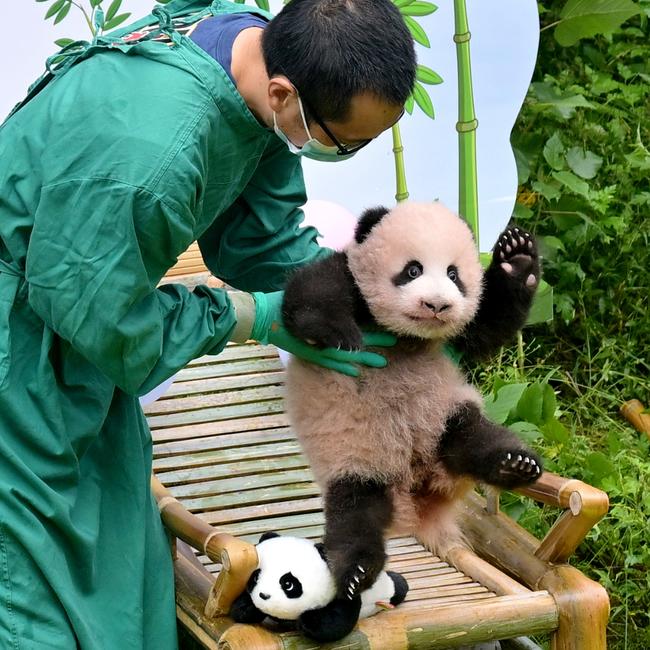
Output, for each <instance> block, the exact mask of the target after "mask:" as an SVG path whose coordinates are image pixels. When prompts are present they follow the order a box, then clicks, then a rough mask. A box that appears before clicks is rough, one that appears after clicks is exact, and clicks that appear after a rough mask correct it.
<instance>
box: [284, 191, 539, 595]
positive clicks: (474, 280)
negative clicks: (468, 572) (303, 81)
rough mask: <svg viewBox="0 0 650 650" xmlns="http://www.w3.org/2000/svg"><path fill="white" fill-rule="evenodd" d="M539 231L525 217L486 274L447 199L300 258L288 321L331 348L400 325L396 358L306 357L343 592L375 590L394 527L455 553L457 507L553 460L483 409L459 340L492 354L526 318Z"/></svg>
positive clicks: (292, 371) (371, 219)
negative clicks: (476, 491) (352, 369)
mask: <svg viewBox="0 0 650 650" xmlns="http://www.w3.org/2000/svg"><path fill="white" fill-rule="evenodd" d="M539 275H540V270H539V262H538V256H537V250H536V246H535V242H534V240H533V238H532V236H531V235H530V234H529V233H527V232H524V231H523V230H520V229H519V228H516V227H512V228H509V229H508V230H506V231H505V232H504V233H503V234H502V235H501V236H500V237H499V241H498V242H497V244H496V246H495V248H494V252H493V256H492V261H491V264H490V266H489V268H488V269H487V270H486V272H485V273H483V270H482V267H481V264H480V262H479V255H478V251H477V247H476V244H475V242H474V239H473V236H472V233H471V231H470V229H469V227H468V226H467V224H466V223H465V222H464V221H463V220H462V219H461V218H460V217H458V216H457V215H455V214H453V213H452V212H450V211H449V210H448V209H446V208H445V207H444V206H443V205H441V204H439V203H427V204H418V203H408V202H405V203H401V204H399V205H398V206H397V207H395V208H394V209H392V210H388V209H386V208H375V209H372V210H368V211H367V212H365V213H364V215H363V216H362V218H361V219H360V221H359V223H358V225H357V229H356V233H355V241H354V242H353V243H352V244H350V245H349V246H348V248H347V249H345V250H344V251H342V252H338V253H335V254H333V255H332V256H331V257H329V258H326V259H323V260H319V261H318V262H316V263H314V264H312V265H309V266H306V267H303V268H301V269H300V270H299V271H298V272H297V273H296V274H295V275H294V276H293V277H292V278H291V279H290V281H289V283H288V285H287V287H286V291H285V301H284V304H283V319H284V323H285V326H286V328H287V329H288V330H289V331H290V332H291V333H292V334H294V335H295V336H297V337H299V338H301V339H303V340H305V341H308V342H310V343H312V344H315V345H317V346H321V347H340V348H344V349H355V348H359V347H360V346H361V344H362V339H361V336H362V335H361V328H364V329H372V328H377V327H378V328H381V329H384V330H388V331H389V332H392V333H394V334H396V335H397V337H398V338H397V343H396V345H395V346H394V347H392V348H382V349H381V350H377V351H378V352H381V353H382V354H384V356H385V357H386V358H387V360H388V365H387V367H386V368H382V369H374V368H363V369H360V376H359V377H356V378H355V377H349V376H346V375H343V374H340V373H338V372H334V371H331V370H326V369H324V368H321V367H319V366H316V365H312V364H309V363H306V362H304V361H302V360H300V359H297V358H296V359H292V360H291V362H290V364H289V367H288V375H287V395H286V397H287V409H288V413H289V416H290V419H291V423H292V426H293V427H294V430H295V431H296V433H297V436H298V438H299V440H300V442H301V444H302V446H303V449H304V450H305V452H306V454H307V456H308V458H309V460H310V464H311V468H312V470H313V472H314V474H315V476H316V479H317V481H318V482H319V484H320V486H321V489H322V491H323V494H324V501H325V516H326V528H325V539H324V542H325V548H326V552H327V557H328V561H329V563H330V567H331V569H332V572H333V574H334V579H335V581H336V585H337V593H338V595H339V596H340V597H344V596H345V595H354V594H356V593H357V592H359V591H362V590H364V589H367V588H368V587H369V586H370V585H371V584H372V583H373V582H374V581H375V579H376V578H377V575H378V574H379V572H380V571H381V570H382V568H383V566H384V563H385V559H386V556H385V550H384V538H385V537H386V536H387V535H391V536H392V535H414V536H415V537H417V538H418V539H419V540H420V541H421V542H422V543H423V544H424V545H425V546H427V547H428V548H430V549H431V550H432V551H433V552H435V553H437V554H439V555H440V554H442V555H444V553H445V552H446V551H447V550H449V549H450V548H452V547H453V546H457V545H463V544H465V541H464V539H463V536H462V534H461V532H460V530H459V527H458V525H457V523H456V517H455V509H456V507H457V505H458V503H459V501H460V499H461V498H462V496H463V495H464V494H465V493H466V492H467V491H468V490H470V489H471V488H472V486H473V484H474V483H475V481H481V482H484V483H487V484H490V485H494V486H499V487H504V488H512V487H517V486H522V485H525V484H528V483H531V482H533V481H535V480H536V479H537V478H538V477H539V476H540V474H541V471H542V466H541V461H540V459H539V457H538V456H537V454H535V453H534V452H533V451H531V450H530V449H528V448H527V447H526V446H525V445H524V444H522V442H521V441H520V440H519V439H518V437H517V436H516V435H515V434H514V433H513V432H511V431H509V430H508V429H506V428H505V427H503V426H500V425H497V424H494V423H493V422H490V421H489V420H488V419H487V418H486V417H485V416H484V415H483V413H482V410H481V409H482V400H481V396H480V395H479V393H478V392H477V391H476V390H475V389H474V388H473V387H472V386H470V385H469V384H468V383H467V381H466V380H465V378H464V376H463V374H462V373H461V371H460V369H459V368H458V367H457V365H456V364H455V363H453V362H452V360H451V359H450V358H449V356H448V354H447V353H446V351H445V345H446V344H449V343H451V344H453V346H454V348H455V349H456V350H457V351H458V352H461V353H462V354H463V355H464V357H465V358H467V359H475V358H479V357H485V356H487V355H489V354H491V353H492V352H494V351H496V350H498V348H499V347H500V346H501V345H502V344H503V343H505V342H507V341H509V340H510V339H511V338H512V337H513V336H514V335H515V333H516V332H517V331H518V330H519V329H520V328H521V327H522V325H523V324H524V322H525V320H526V317H527V314H528V311H529V308H530V305H531V302H532V299H533V295H534V292H535V289H536V287H537V285H538V283H539Z"/></svg>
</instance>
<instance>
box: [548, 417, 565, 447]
mask: <svg viewBox="0 0 650 650" xmlns="http://www.w3.org/2000/svg"><path fill="white" fill-rule="evenodd" d="M541 429H542V433H543V434H544V438H545V439H546V440H548V441H549V442H555V443H559V444H561V445H566V444H567V443H568V442H569V438H570V437H571V435H570V433H569V431H568V430H567V428H566V427H565V426H564V425H563V424H562V423H561V422H560V421H559V420H556V419H555V418H553V419H552V420H550V421H549V422H546V423H545V424H543V425H542V426H541Z"/></svg>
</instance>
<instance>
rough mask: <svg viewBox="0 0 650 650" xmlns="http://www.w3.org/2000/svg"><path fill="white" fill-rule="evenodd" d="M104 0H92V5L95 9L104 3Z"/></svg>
mask: <svg viewBox="0 0 650 650" xmlns="http://www.w3.org/2000/svg"><path fill="white" fill-rule="evenodd" d="M102 1H103V0H90V6H91V7H92V8H93V9H94V8H95V7H96V6H97V5H100V4H102Z"/></svg>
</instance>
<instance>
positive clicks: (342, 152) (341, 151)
mask: <svg viewBox="0 0 650 650" xmlns="http://www.w3.org/2000/svg"><path fill="white" fill-rule="evenodd" d="M299 96H300V95H299ZM301 100H302V102H303V104H304V105H305V107H306V108H307V110H308V111H309V115H310V116H311V117H312V118H313V120H314V122H316V124H318V126H320V128H321V129H323V131H324V133H325V135H327V137H328V138H329V139H330V140H331V141H332V142H333V143H334V144H335V145H336V148H337V152H336V153H337V154H338V155H339V156H350V155H351V154H355V153H357V151H359V150H360V149H363V148H364V147H365V146H367V145H369V144H370V143H371V142H372V141H373V138H369V139H368V140H362V141H361V142H359V143H357V144H355V145H352V146H349V145H347V144H343V143H342V142H339V140H338V139H337V138H336V136H335V135H334V134H333V133H332V132H331V131H330V130H329V129H328V128H327V125H326V124H325V122H324V121H323V120H322V119H321V118H320V117H318V114H317V113H316V111H314V109H313V107H312V106H311V105H310V104H309V103H308V102H306V101H305V99H304V98H303V97H301ZM403 115H404V109H403V108H402V111H401V112H400V114H399V116H398V117H397V119H396V120H395V122H393V124H391V127H392V126H394V125H395V124H397V122H399V121H400V120H401V119H402V116H403Z"/></svg>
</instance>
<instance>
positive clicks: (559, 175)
mask: <svg viewBox="0 0 650 650" xmlns="http://www.w3.org/2000/svg"><path fill="white" fill-rule="evenodd" d="M552 175H553V178H555V179H556V180H558V181H560V183H562V185H566V187H568V188H569V189H570V190H571V191H572V192H574V193H575V194H580V195H581V196H585V197H586V196H588V195H589V185H588V184H587V183H585V181H582V180H580V179H579V178H578V177H577V176H576V175H575V174H574V173H572V172H553V174H552Z"/></svg>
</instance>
